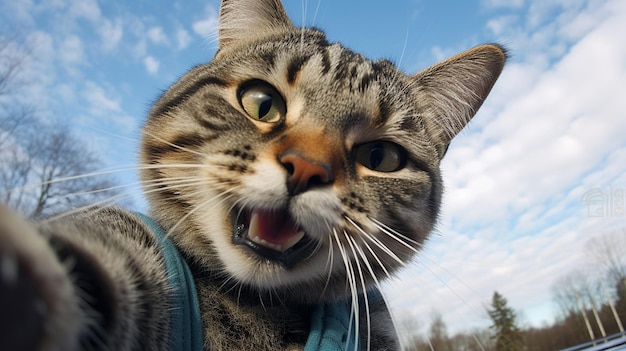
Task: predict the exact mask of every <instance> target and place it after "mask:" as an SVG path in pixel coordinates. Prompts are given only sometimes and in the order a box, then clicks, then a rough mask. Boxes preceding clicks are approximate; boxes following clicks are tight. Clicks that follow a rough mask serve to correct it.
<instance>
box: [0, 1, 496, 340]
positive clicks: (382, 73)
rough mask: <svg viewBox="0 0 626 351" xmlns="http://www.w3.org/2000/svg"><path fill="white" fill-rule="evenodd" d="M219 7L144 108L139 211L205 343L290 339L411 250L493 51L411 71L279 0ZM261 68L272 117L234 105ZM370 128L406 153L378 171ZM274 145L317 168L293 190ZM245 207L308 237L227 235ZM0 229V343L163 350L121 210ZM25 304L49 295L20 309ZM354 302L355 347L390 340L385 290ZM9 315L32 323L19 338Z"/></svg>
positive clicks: (132, 228) (20, 325) (137, 234)
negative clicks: (145, 204)
mask: <svg viewBox="0 0 626 351" xmlns="http://www.w3.org/2000/svg"><path fill="white" fill-rule="evenodd" d="M220 14H221V18H220V48H219V50H218V53H217V54H216V56H215V58H214V59H213V61H211V62H210V63H208V64H205V65H201V66H197V67H195V68H193V69H191V70H190V71H189V72H188V73H187V74H186V75H185V76H184V77H182V78H181V79H180V80H179V81H178V82H177V83H175V84H174V85H172V87H170V89H169V90H168V91H166V92H165V93H164V94H163V96H161V98H160V99H159V100H158V101H157V102H156V103H155V105H154V106H153V108H152V110H151V113H150V116H149V118H148V121H147V122H146V125H145V127H144V133H143V138H142V144H141V156H140V157H141V159H140V165H139V169H140V171H141V177H142V181H143V188H144V192H145V194H146V196H147V198H148V200H149V204H150V215H151V216H152V217H153V218H154V219H155V220H156V221H157V222H158V223H160V224H161V225H162V226H163V227H164V228H165V229H166V231H167V232H168V235H169V236H170V237H171V238H172V240H173V241H174V242H175V244H176V245H177V247H178V248H179V249H180V251H181V252H182V253H183V255H184V256H185V257H186V258H187V259H188V262H189V264H190V266H191V268H192V271H193V275H194V279H195V282H196V286H197V290H198V294H199V298H200V305H201V306H200V307H201V312H202V323H203V328H204V334H205V349H210V350H300V349H302V347H303V345H304V343H305V342H306V337H307V334H308V329H309V318H310V314H311V311H312V309H313V308H314V307H315V306H317V305H319V304H322V303H327V302H333V301H336V300H338V299H352V298H354V297H356V296H357V294H359V295H363V293H365V292H366V291H368V290H370V289H372V288H376V287H377V286H378V285H379V284H380V281H382V280H383V279H385V278H386V277H387V275H391V274H394V272H396V271H397V270H398V269H399V268H401V267H402V266H403V264H404V262H407V261H408V260H410V259H411V258H412V257H413V256H414V255H415V254H416V253H417V252H418V251H419V249H420V247H421V245H422V244H423V243H424V242H425V240H426V239H427V237H428V234H429V232H430V231H431V230H432V228H433V226H434V225H435V223H436V220H437V216H438V213H439V207H440V201H441V193H442V188H443V186H442V181H441V176H440V171H439V163H440V161H441V158H442V157H443V155H444V153H445V150H446V149H447V147H448V145H449V143H450V140H451V139H452V138H453V137H454V136H455V135H456V134H457V133H458V132H459V131H460V130H461V129H462V128H463V127H464V126H465V125H466V124H467V123H468V122H469V120H470V119H471V117H472V116H473V115H474V113H475V112H476V111H477V110H478V108H479V107H480V105H481V104H482V102H483V101H484V99H485V98H486V96H487V94H488V93H489V91H490V89H491V87H492V86H493V84H494V83H495V80H496V79H497V77H498V75H499V74H500V71H501V69H502V67H503V64H504V61H505V53H504V50H503V49H502V48H500V47H499V46H497V45H486V46H481V47H477V48H474V49H472V50H470V51H468V52H466V53H463V54H460V55H457V56H455V57H453V58H451V59H449V60H446V61H444V62H442V63H440V64H438V65H435V66H433V67H431V68H429V69H426V70H424V71H422V72H420V73H418V74H416V75H414V76H408V75H405V74H404V73H402V72H400V71H399V70H397V69H396V68H395V67H394V66H393V65H392V64H391V63H390V62H388V61H376V62H373V61H370V60H368V59H366V58H365V57H363V56H361V55H359V54H355V53H353V52H351V51H349V50H348V49H345V48H343V47H342V46H341V45H340V44H333V43H328V42H327V41H326V38H325V36H324V34H323V33H322V32H320V31H318V30H314V29H305V28H302V29H301V28H295V27H294V26H293V25H292V24H291V22H290V21H289V19H288V18H287V16H286V14H285V11H284V9H283V7H282V5H281V4H280V3H279V2H278V1H277V0H257V1H253V0H224V1H223V3H222V8H221V11H220ZM259 81H262V82H263V83H262V84H263V86H271V87H273V88H274V89H275V90H276V91H277V92H278V94H280V97H281V98H282V100H284V102H285V106H286V107H285V115H284V116H283V117H282V118H281V119H280V121H275V122H271V123H270V122H261V121H257V120H253V119H252V118H251V117H249V116H248V115H247V112H246V110H244V108H243V107H242V106H243V105H241V104H240V99H241V94H242V93H241V92H242V89H243V87H245V86H246V84H253V83H254V82H259ZM251 82H252V83H251ZM375 141H383V142H385V143H392V145H396V147H398V148H399V149H400V150H402V152H400V153H399V156H398V157H401V158H402V159H403V161H402V164H401V165H400V166H398V168H396V169H393V170H392V171H387V170H385V171H381V170H372V169H369V168H368V167H366V166H364V164H363V163H362V161H359V162H357V161H356V157H357V156H356V153H357V151H358V150H361V148H362V147H363V145H368V143H371V142H375ZM385 145H388V144H385ZM284 155H296V156H297V157H299V158H301V159H304V160H306V162H307V164H310V165H318V166H319V167H318V166H316V167H318V168H319V169H323V170H326V171H327V172H329V173H328V175H329V176H328V177H327V178H324V177H322V178H323V179H324V180H321V181H320V179H321V178H320V179H316V181H315V182H310V184H309V183H307V184H306V185H307V186H306V188H299V189H300V190H298V191H297V192H294V191H293V187H289V186H288V185H289V184H288V183H289V179H290V177H291V176H292V173H293V169H291V170H290V167H288V165H287V164H286V163H285V161H281V160H282V157H283V156H284ZM366 161H367V160H366ZM259 208H261V209H263V210H266V211H282V212H284V213H286V214H287V215H288V216H289V218H292V219H293V221H295V222H296V223H297V225H298V226H299V227H300V228H301V229H302V230H304V232H306V236H307V237H308V238H309V239H310V240H311V242H313V243H315V248H314V250H312V251H311V252H310V254H309V255H308V256H307V257H302V258H300V259H299V260H298V261H297V262H296V264H294V265H293V266H289V267H287V266H285V265H283V264H281V263H279V262H277V261H274V260H272V259H268V258H266V257H264V256H261V255H259V254H257V253H255V252H253V251H251V250H248V248H247V247H242V246H241V245H237V244H235V243H234V241H233V240H234V239H233V232H234V228H233V226H234V224H233V223H234V221H235V220H239V218H240V217H239V216H241V213H245V212H246V211H250V210H251V209H259ZM0 244H2V245H1V246H0V262H3V260H4V261H5V262H7V264H6V267H7V268H6V269H5V270H4V271H5V272H9V273H6V274H4V275H0V301H2V302H0V306H3V305H1V304H2V303H5V304H7V306H8V304H11V306H17V307H16V308H18V310H19V309H23V310H24V311H25V313H24V314H23V315H22V316H21V317H15V316H12V318H17V320H11V321H8V320H5V319H3V318H4V316H2V315H0V325H1V326H2V327H1V328H0V342H3V340H6V342H8V343H13V344H12V345H15V346H16V347H17V346H19V345H22V346H25V347H28V346H32V345H33V343H34V344H37V345H38V348H39V349H42V350H44V349H45V350H61V349H63V350H70V349H78V348H82V349H105V350H134V349H149V350H160V349H165V348H166V345H167V340H168V338H169V337H170V336H169V335H168V334H167V330H168V323H169V319H168V313H167V312H168V311H169V309H170V308H173V307H172V306H167V296H168V293H169V287H168V286H167V284H168V282H167V277H166V273H165V271H164V265H163V258H162V257H161V256H160V252H159V251H158V249H157V245H156V243H155V240H154V238H153V237H152V235H151V234H150V232H149V230H148V228H147V227H146V226H145V225H144V224H143V223H142V222H141V221H140V220H138V219H137V217H136V216H135V215H134V214H132V213H129V212H126V211H124V210H121V209H110V208H105V209H97V210H91V211H90V212H89V211H88V212H86V213H84V214H78V215H73V216H62V217H61V219H59V220H55V221H50V222H46V223H42V224H38V225H28V224H25V223H24V222H23V221H22V220H20V219H19V218H18V217H17V216H15V215H13V214H11V213H10V212H9V211H7V210H4V209H2V210H0ZM14 266H15V267H19V269H18V270H16V269H13V268H12V267H14ZM0 268H1V267H0ZM0 272H3V270H0ZM11 272H14V273H15V272H18V273H19V274H18V277H17V283H16V279H15V274H12V273H11ZM53 282H54V284H53ZM16 296H17V297H16ZM19 296H23V297H24V298H22V299H20V298H18V297H19ZM37 296H39V297H38V298H37ZM4 297H7V298H8V297H11V298H13V299H16V301H13V300H11V301H9V302H7V301H6V299H4ZM27 297H31V298H27ZM3 300H5V301H3ZM37 301H39V302H37ZM365 301H368V303H367V304H366V303H365ZM36 303H39V304H43V305H44V306H45V308H43V309H40V310H33V309H32V308H30V309H29V306H33V304H36ZM353 308H354V311H355V312H356V313H357V315H359V317H360V318H359V328H358V336H359V337H360V339H361V343H362V345H363V346H369V347H370V349H372V350H394V349H397V348H398V347H399V345H398V342H397V338H396V336H395V330H394V327H393V323H392V321H391V318H390V315H389V313H388V311H387V308H386V306H385V304H384V302H383V301H380V300H377V301H376V302H373V301H369V299H368V298H367V297H365V298H361V303H358V304H353ZM42 311H44V312H42ZM367 311H369V316H368V315H367V313H366V312H367ZM367 321H369V323H367ZM9 323H10V324H11V325H12V326H15V327H14V328H17V329H29V328H30V329H31V330H33V331H34V332H33V333H34V338H30V339H20V338H19V335H18V336H15V335H17V334H15V333H12V331H11V330H12V329H11V327H7V325H9ZM29 343H30V344H29Z"/></svg>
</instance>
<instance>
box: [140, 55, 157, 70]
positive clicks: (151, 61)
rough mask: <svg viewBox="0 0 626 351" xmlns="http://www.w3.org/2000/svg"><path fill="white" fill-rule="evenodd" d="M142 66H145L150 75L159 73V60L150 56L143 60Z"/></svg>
mask: <svg viewBox="0 0 626 351" xmlns="http://www.w3.org/2000/svg"><path fill="white" fill-rule="evenodd" d="M143 64H144V66H146V70H147V71H148V73H150V74H157V73H158V72H159V60H157V59H155V58H154V57H152V56H148V57H146V58H144V59H143Z"/></svg>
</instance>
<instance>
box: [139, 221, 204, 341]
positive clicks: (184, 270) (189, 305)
mask: <svg viewBox="0 0 626 351" xmlns="http://www.w3.org/2000/svg"><path fill="white" fill-rule="evenodd" d="M137 215H138V216H139V218H141V219H142V220H143V222H144V223H145V224H147V225H148V226H149V227H150V230H152V233H153V234H154V236H155V237H156V238H157V240H158V241H159V244H160V246H161V250H162V251H163V257H164V259H165V267H166V268H167V275H168V279H169V286H170V288H171V289H172V290H171V292H172V293H171V295H170V303H171V305H170V306H173V308H172V315H171V316H170V328H171V330H170V338H169V339H170V343H169V349H170V350H171V351H200V350H202V344H203V342H204V340H203V338H202V320H201V318H200V304H199V303H198V293H197V291H196V285H195V284H194V281H193V276H192V275H191V270H190V269H189V266H188V265H187V261H185V259H184V258H183V257H182V255H181V254H180V252H179V251H178V249H177V248H176V246H174V243H172V240H170V239H169V238H168V237H167V235H166V234H165V231H164V230H163V229H162V228H161V226H159V225H158V224H157V223H156V222H155V221H154V220H152V219H151V218H150V217H148V216H146V215H144V214H141V213H137Z"/></svg>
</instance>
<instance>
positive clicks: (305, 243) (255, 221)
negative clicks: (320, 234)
mask: <svg viewBox="0 0 626 351" xmlns="http://www.w3.org/2000/svg"><path fill="white" fill-rule="evenodd" d="M233 224H234V226H233V227H234V229H233V242H234V243H235V244H237V245H244V246H246V247H248V248H249V249H251V250H252V251H254V252H255V253H257V254H259V255H261V256H263V257H265V258H268V259H270V260H273V261H277V262H280V263H281V264H282V265H283V266H285V267H286V268H292V267H293V266H295V265H296V264H297V263H298V262H300V261H301V260H303V259H305V258H307V257H309V256H310V255H311V254H312V253H313V251H314V250H315V246H316V245H315V242H314V240H313V239H311V238H310V237H309V236H307V235H306V233H305V232H304V231H303V230H302V229H301V228H300V227H299V226H298V225H297V224H296V223H295V222H294V220H293V219H292V218H291V216H290V215H289V213H288V212H287V211H286V210H272V211H270V210H261V209H253V210H235V212H233Z"/></svg>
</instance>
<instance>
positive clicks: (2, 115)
mask: <svg viewBox="0 0 626 351" xmlns="http://www.w3.org/2000/svg"><path fill="white" fill-rule="evenodd" d="M16 38H17V36H10V37H7V36H3V35H1V34H0V202H2V203H4V204H6V205H9V206H10V207H12V208H13V209H15V210H16V211H18V212H20V213H21V214H22V215H24V216H26V217H29V218H39V217H43V216H45V215H48V214H52V213H55V212H59V211H63V210H66V209H69V208H76V207H80V206H83V205H85V204H87V203H93V202H97V201H100V200H103V199H107V198H111V196H112V195H113V193H112V192H111V191H101V190H103V189H109V188H112V185H113V182H112V180H110V179H109V178H108V177H103V176H89V177H81V175H86V174H90V173H94V172H96V170H97V169H98V168H100V165H101V164H102V163H101V162H100V160H99V158H98V156H97V154H96V153H95V152H93V151H90V150H89V148H87V147H86V145H85V143H84V142H83V141H82V140H81V139H79V138H77V137H76V136H74V135H73V134H72V132H71V130H70V128H69V127H67V126H64V125H62V124H59V123H56V124H50V123H44V122H42V121H40V120H39V119H38V118H37V116H36V111H37V108H36V106H34V105H32V104H28V103H23V102H19V101H23V100H24V99H19V98H18V97H19V96H20V94H23V91H21V89H22V88H23V87H24V86H23V85H24V84H25V83H24V80H23V79H21V75H22V74H23V72H24V69H25V68H26V67H25V65H26V64H28V62H29V60H28V59H27V58H28V55H29V50H27V49H26V48H25V45H23V44H21V43H20V42H19V40H17V39H16Z"/></svg>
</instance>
